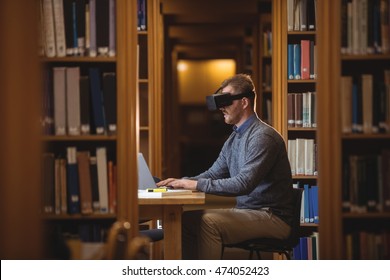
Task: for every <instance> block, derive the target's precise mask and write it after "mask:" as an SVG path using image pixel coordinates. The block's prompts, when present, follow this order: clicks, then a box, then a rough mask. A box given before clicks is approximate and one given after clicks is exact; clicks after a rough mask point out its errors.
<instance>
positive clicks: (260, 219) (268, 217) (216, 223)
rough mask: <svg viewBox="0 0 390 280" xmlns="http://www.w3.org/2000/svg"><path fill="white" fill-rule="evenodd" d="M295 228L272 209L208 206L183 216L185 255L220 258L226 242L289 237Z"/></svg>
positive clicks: (185, 257)
mask: <svg viewBox="0 0 390 280" xmlns="http://www.w3.org/2000/svg"><path fill="white" fill-rule="evenodd" d="M290 230H291V227H290V226H289V225H288V224H286V223H285V222H284V221H282V220H281V219H280V218H279V217H277V216H276V215H274V214H273V213H272V212H271V211H269V210H268V209H260V210H252V209H238V208H229V209H205V210H193V211H185V212H184V213H183V216H182V242H183V244H182V248H183V252H182V256H183V259H187V260H196V259H203V260H212V259H219V258H220V254H221V248H222V244H229V243H238V242H242V241H245V240H248V239H253V238H262V237H267V238H279V239H284V238H287V237H288V235H289V234H290Z"/></svg>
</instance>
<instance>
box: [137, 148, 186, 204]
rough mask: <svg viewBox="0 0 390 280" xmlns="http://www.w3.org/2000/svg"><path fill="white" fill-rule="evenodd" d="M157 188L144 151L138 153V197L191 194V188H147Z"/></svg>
mask: <svg viewBox="0 0 390 280" xmlns="http://www.w3.org/2000/svg"><path fill="white" fill-rule="evenodd" d="M153 188H157V186H156V183H155V181H154V179H153V176H152V173H151V172H150V169H149V166H148V164H147V163H146V160H145V158H144V156H143V154H142V153H138V197H139V198H158V197H165V196H173V195H183V194H191V193H192V191H191V190H184V189H176V190H169V191H166V192H148V191H147V189H153Z"/></svg>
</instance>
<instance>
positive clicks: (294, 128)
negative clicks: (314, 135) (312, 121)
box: [287, 127, 317, 132]
mask: <svg viewBox="0 0 390 280" xmlns="http://www.w3.org/2000/svg"><path fill="white" fill-rule="evenodd" d="M287 130H288V131H313V132H316V131H317V128H316V127H289V128H287Z"/></svg>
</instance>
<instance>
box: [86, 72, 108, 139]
mask: <svg viewBox="0 0 390 280" xmlns="http://www.w3.org/2000/svg"><path fill="white" fill-rule="evenodd" d="M89 80H90V82H91V86H90V88H91V98H92V112H93V123H94V125H95V131H96V134H105V132H106V121H105V115H104V106H103V104H104V103H103V93H102V90H101V78H100V71H99V68H89Z"/></svg>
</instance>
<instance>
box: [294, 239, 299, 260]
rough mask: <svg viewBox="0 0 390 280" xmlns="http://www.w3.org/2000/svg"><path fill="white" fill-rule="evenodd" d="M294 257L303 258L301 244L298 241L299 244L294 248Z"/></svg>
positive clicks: (295, 258)
mask: <svg viewBox="0 0 390 280" xmlns="http://www.w3.org/2000/svg"><path fill="white" fill-rule="evenodd" d="M293 259H294V260H300V259H301V245H300V244H299V243H298V244H297V246H295V247H294V248H293Z"/></svg>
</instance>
